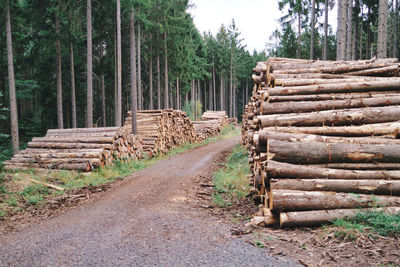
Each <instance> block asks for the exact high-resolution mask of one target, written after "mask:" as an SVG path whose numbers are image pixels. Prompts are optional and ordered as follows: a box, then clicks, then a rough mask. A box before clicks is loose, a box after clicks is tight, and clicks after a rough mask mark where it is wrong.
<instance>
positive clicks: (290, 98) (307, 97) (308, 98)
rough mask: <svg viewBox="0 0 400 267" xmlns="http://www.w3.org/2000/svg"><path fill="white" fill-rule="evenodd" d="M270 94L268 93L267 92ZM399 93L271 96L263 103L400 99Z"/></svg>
mask: <svg viewBox="0 0 400 267" xmlns="http://www.w3.org/2000/svg"><path fill="white" fill-rule="evenodd" d="M267 93H268V92H267ZM398 96H400V93H399V92H398V91H375V92H365V93H338V94H336V93H331V94H318V95H284V96H269V97H268V95H264V96H262V97H261V100H262V101H267V100H268V102H270V103H275V102H288V101H324V100H346V99H359V98H370V97H386V98H388V99H390V98H391V97H398Z"/></svg>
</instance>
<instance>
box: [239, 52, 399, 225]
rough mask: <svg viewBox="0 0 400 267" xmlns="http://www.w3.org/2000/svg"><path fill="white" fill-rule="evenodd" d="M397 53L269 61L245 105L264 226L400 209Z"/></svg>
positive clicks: (261, 66)
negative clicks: (386, 56)
mask: <svg viewBox="0 0 400 267" xmlns="http://www.w3.org/2000/svg"><path fill="white" fill-rule="evenodd" d="M399 70H400V67H399V63H398V60H397V59H379V60H378V59H372V60H364V61H346V62H344V61H310V60H301V59H286V58H270V59H269V60H268V62H260V63H258V64H257V66H256V68H255V69H254V71H255V73H256V74H254V75H253V80H254V82H255V86H254V88H253V93H252V97H251V100H250V102H249V103H248V105H247V106H246V107H245V114H244V117H243V124H242V142H243V144H246V145H247V148H248V152H249V163H250V168H251V171H252V173H253V175H252V183H253V185H254V187H255V190H253V192H257V193H256V195H257V196H256V200H257V201H259V202H261V203H263V204H264V207H265V208H264V209H263V214H262V216H258V217H257V218H255V221H257V223H258V222H259V223H260V224H262V225H272V224H280V226H281V227H285V226H304V225H306V226H309V225H318V224H322V223H327V222H329V221H331V220H333V219H335V218H344V217H346V216H353V215H354V214H355V213H356V212H359V211H360V208H362V209H367V210H368V209H371V208H372V207H380V208H382V209H383V210H384V211H385V212H389V213H397V212H399V211H400V208H399V207H400V140H399V139H398V138H399V135H400V106H399V104H400V78H399V77H398V76H399V74H400V72H399Z"/></svg>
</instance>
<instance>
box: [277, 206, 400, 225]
mask: <svg viewBox="0 0 400 267" xmlns="http://www.w3.org/2000/svg"><path fill="white" fill-rule="evenodd" d="M380 211H382V212H385V213H387V214H399V213H400V207H386V208H367V209H333V210H313V211H294V212H282V213H280V216H279V220H280V226H281V227H301V226H319V225H322V224H327V223H331V222H332V221H334V220H336V219H345V218H353V217H355V216H356V215H357V214H358V213H360V212H380Z"/></svg>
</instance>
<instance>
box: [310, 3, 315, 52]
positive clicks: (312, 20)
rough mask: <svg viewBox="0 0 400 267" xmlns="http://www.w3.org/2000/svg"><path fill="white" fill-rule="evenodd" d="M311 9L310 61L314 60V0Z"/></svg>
mask: <svg viewBox="0 0 400 267" xmlns="http://www.w3.org/2000/svg"><path fill="white" fill-rule="evenodd" d="M311 5H312V8H311V10H312V11H311V44H310V59H314V43H315V39H314V33H315V0H312V4H311Z"/></svg>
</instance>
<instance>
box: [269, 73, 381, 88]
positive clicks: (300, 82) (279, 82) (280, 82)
mask: <svg viewBox="0 0 400 267" xmlns="http://www.w3.org/2000/svg"><path fill="white" fill-rule="evenodd" d="M385 79H386V78H380V77H363V76H355V77H354V75H352V76H349V77H346V76H345V77H342V78H340V79H321V78H308V79H291V78H285V79H275V86H282V87H288V86H304V85H313V84H329V83H343V82H370V81H379V80H385Z"/></svg>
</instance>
